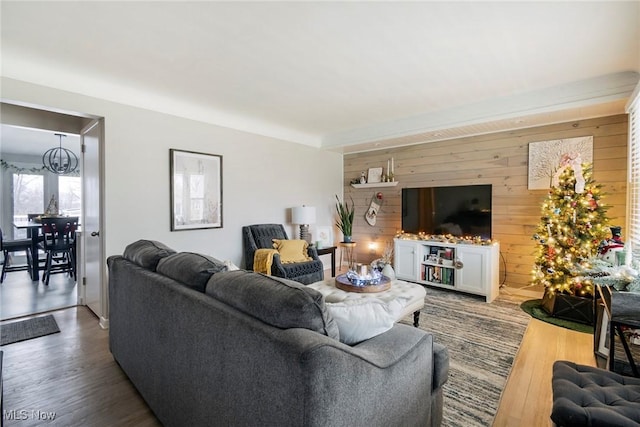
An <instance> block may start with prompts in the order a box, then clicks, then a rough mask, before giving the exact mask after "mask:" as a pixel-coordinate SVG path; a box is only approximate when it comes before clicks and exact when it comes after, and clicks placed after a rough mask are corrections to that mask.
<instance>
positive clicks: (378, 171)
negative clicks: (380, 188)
mask: <svg viewBox="0 0 640 427" xmlns="http://www.w3.org/2000/svg"><path fill="white" fill-rule="evenodd" d="M374 182H382V168H369V173H368V176H367V183H368V184H371V183H374Z"/></svg>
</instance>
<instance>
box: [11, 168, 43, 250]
mask: <svg viewBox="0 0 640 427" xmlns="http://www.w3.org/2000/svg"><path fill="white" fill-rule="evenodd" d="M42 212H44V177H43V176H42V175H32V174H25V173H14V174H13V221H14V222H17V221H26V220H27V214H30V213H42ZM13 237H14V238H15V239H21V238H25V237H27V232H26V230H19V231H17V230H16V231H14V235H13Z"/></svg>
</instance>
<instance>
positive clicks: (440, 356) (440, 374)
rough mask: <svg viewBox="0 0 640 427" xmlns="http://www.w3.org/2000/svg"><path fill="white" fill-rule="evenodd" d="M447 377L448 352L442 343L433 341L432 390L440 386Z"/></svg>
mask: <svg viewBox="0 0 640 427" xmlns="http://www.w3.org/2000/svg"><path fill="white" fill-rule="evenodd" d="M447 378H449V352H448V351H447V348H446V347H445V346H443V345H442V344H438V343H433V390H437V389H439V388H441V387H442V386H443V385H444V383H446V382H447Z"/></svg>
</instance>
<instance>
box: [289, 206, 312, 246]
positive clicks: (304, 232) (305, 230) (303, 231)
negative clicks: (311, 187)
mask: <svg viewBox="0 0 640 427" xmlns="http://www.w3.org/2000/svg"><path fill="white" fill-rule="evenodd" d="M291 222H292V223H293V224H299V225H300V239H302V240H306V241H307V243H309V244H310V243H311V235H310V234H309V224H314V223H315V222H316V208H314V207H312V206H304V205H302V206H297V207H295V208H291Z"/></svg>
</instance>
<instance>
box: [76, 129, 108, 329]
mask: <svg viewBox="0 0 640 427" xmlns="http://www.w3.org/2000/svg"><path fill="white" fill-rule="evenodd" d="M96 126H98V127H99V128H98V130H99V137H98V142H97V143H98V150H97V151H98V171H97V176H98V192H99V194H98V199H99V205H100V206H99V207H98V216H99V218H98V230H97V231H99V232H100V238H99V246H98V252H99V255H98V258H99V259H98V263H99V270H100V272H101V273H100V278H99V283H98V287H99V293H100V314H99V323H100V327H101V328H103V329H108V328H109V292H108V287H107V275H106V257H105V253H106V249H105V236H106V229H105V220H104V205H105V203H104V200H105V197H104V196H105V191H104V188H105V185H104V169H105V168H104V166H105V161H104V152H105V149H104V145H105V144H104V128H105V127H104V118H103V117H100V118H96V119H94V120H92V121H91V122H90V123H89V124H88V125H87V126H85V127H84V128H83V129H82V130H81V131H80V145H81V147H82V164H83V167H82V176H83V180H82V206H83V209H82V224H83V225H82V233H81V239H80V244H81V251H82V255H81V259H82V263H81V266H80V270H81V275H80V276H79V279H78V297H79V303H80V304H81V305H87V298H86V275H85V271H86V262H87V258H86V256H85V253H84V251H85V248H86V242H87V239H89V238H90V237H91V236H90V234H89V233H91V232H92V231H95V230H88V229H86V227H85V226H84V225H85V224H87V222H86V220H85V215H86V209H84V207H85V206H86V197H87V192H86V191H85V183H86V180H85V179H84V174H85V170H86V168H85V167H84V165H85V151H86V145H85V144H86V143H85V137H84V135H85V134H86V133H87V132H89V131H91V130H93V129H94V128H95V127H96Z"/></svg>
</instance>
